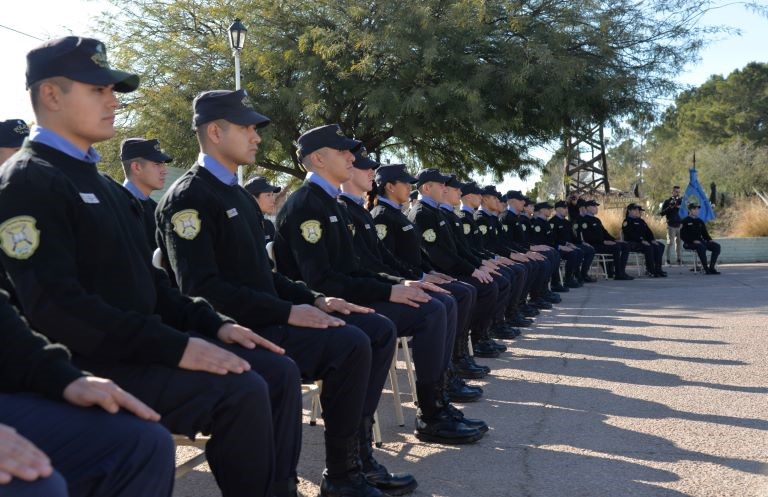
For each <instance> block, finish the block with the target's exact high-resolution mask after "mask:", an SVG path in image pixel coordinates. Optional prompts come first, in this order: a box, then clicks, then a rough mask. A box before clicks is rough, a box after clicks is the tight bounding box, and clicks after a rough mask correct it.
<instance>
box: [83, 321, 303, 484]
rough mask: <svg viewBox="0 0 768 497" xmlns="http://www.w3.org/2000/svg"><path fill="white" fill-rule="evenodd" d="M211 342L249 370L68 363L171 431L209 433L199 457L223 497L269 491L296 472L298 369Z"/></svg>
mask: <svg viewBox="0 0 768 497" xmlns="http://www.w3.org/2000/svg"><path fill="white" fill-rule="evenodd" d="M190 335H192V336H197V337H199V338H204V337H202V336H199V335H196V334H195V333H190ZM211 341H212V342H213V343H215V344H216V345H218V346H219V347H222V348H224V349H226V350H229V351H230V352H233V353H235V354H237V355H238V356H240V357H242V358H243V359H245V360H246V361H248V362H249V363H250V365H251V371H248V372H245V373H242V374H226V375H223V376H222V375H217V374H211V373H205V372H202V371H187V370H182V369H179V368H171V367H168V366H164V365H160V364H119V363H117V364H115V363H101V362H97V361H94V360H84V359H82V358H76V360H75V364H76V365H77V366H79V367H80V368H81V369H83V370H86V371H91V372H93V373H95V374H97V375H99V376H103V377H106V378H110V379H112V380H113V381H115V383H117V384H118V385H120V386H121V387H122V388H124V389H125V390H127V391H129V392H131V393H132V394H133V395H135V396H136V397H138V398H139V399H141V400H142V401H143V402H144V403H145V404H147V405H149V406H151V407H152V408H153V409H155V410H156V411H157V412H159V413H160V415H161V416H162V419H161V421H160V422H161V423H162V424H163V425H165V426H166V428H168V429H169V430H170V431H171V432H172V433H177V434H183V435H189V436H194V435H195V434H196V433H198V432H201V433H204V434H210V435H211V440H210V441H209V442H208V444H207V445H206V447H205V455H206V458H207V459H208V464H209V465H210V466H211V471H212V472H213V474H214V477H215V478H216V483H217V484H218V486H219V488H220V489H221V494H222V497H239V496H242V495H254V496H271V495H272V492H273V491H272V484H273V482H275V481H278V482H282V481H285V480H288V479H291V478H295V476H296V471H295V468H296V465H297V463H298V459H299V452H300V450H301V379H300V377H299V370H298V368H297V367H296V364H294V362H293V361H292V360H291V359H290V358H288V357H285V356H281V355H278V354H275V353H273V352H269V351H267V350H265V349H261V348H259V349H254V350H249V349H246V348H244V347H241V346H239V345H229V344H225V343H222V342H220V341H213V340H211ZM270 406H271V408H270ZM136 495H138V494H136Z"/></svg>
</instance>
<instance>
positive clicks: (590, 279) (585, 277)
mask: <svg viewBox="0 0 768 497" xmlns="http://www.w3.org/2000/svg"><path fill="white" fill-rule="evenodd" d="M580 281H582V282H583V283H595V282H596V281H597V280H596V279H594V278H593V277H591V276H590V275H588V274H585V275H582V277H581V280H580Z"/></svg>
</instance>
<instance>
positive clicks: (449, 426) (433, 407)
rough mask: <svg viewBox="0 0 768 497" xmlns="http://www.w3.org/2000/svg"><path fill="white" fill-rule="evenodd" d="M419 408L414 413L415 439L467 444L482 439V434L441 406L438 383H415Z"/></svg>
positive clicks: (441, 391) (440, 392) (440, 391)
mask: <svg viewBox="0 0 768 497" xmlns="http://www.w3.org/2000/svg"><path fill="white" fill-rule="evenodd" d="M416 395H417V397H418V399H419V408H418V410H417V411H416V430H415V432H414V434H415V435H416V438H418V439H419V440H421V441H424V442H436V443H444V444H452V445H458V444H468V443H473V442H476V441H478V440H480V439H481V438H483V432H482V431H480V430H479V429H477V428H472V427H470V426H468V425H466V424H464V423H462V422H461V421H458V420H456V419H455V418H454V416H453V415H451V413H450V412H449V411H448V410H446V409H445V408H444V405H443V386H442V385H441V384H440V383H422V382H419V381H418V380H417V381H416Z"/></svg>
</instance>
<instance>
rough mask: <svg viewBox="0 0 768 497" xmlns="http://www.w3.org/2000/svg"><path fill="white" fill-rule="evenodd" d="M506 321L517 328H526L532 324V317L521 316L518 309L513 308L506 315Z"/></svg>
mask: <svg viewBox="0 0 768 497" xmlns="http://www.w3.org/2000/svg"><path fill="white" fill-rule="evenodd" d="M507 323H508V324H510V325H512V326H517V327H519V328H527V327H529V326H531V325H532V324H533V319H528V318H527V317H525V316H523V315H522V314H521V313H520V311H518V310H515V312H511V313H509V314H508V315H507Z"/></svg>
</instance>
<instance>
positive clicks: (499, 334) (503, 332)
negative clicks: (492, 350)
mask: <svg viewBox="0 0 768 497" xmlns="http://www.w3.org/2000/svg"><path fill="white" fill-rule="evenodd" d="M513 329H514V328H512V329H510V328H509V327H507V326H505V325H504V323H497V324H495V325H493V327H491V330H490V334H491V336H492V337H493V338H498V339H500V340H512V339H513V338H515V337H517V336H519V335H520V333H515V332H514V331H512V330H513Z"/></svg>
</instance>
